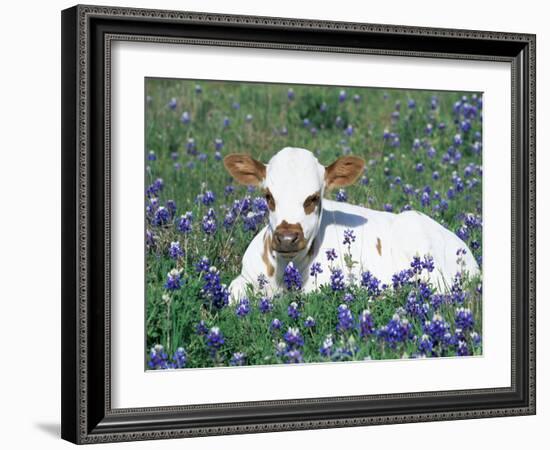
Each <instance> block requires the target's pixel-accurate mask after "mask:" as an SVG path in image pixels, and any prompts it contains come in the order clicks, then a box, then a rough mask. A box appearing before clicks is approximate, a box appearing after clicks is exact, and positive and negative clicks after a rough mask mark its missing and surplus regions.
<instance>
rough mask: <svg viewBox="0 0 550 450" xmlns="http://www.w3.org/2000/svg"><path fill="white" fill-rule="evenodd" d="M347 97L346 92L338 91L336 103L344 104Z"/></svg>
mask: <svg viewBox="0 0 550 450" xmlns="http://www.w3.org/2000/svg"><path fill="white" fill-rule="evenodd" d="M347 97H348V95H347V93H346V91H344V90H343V89H342V90H341V91H340V94H339V95H338V101H340V102H344V101H345V100H346V98H347Z"/></svg>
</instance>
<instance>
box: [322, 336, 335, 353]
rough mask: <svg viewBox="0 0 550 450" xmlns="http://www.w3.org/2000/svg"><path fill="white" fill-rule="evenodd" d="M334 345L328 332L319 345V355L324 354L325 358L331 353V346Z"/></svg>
mask: <svg viewBox="0 0 550 450" xmlns="http://www.w3.org/2000/svg"><path fill="white" fill-rule="evenodd" d="M333 346H334V341H333V340H332V335H331V334H329V335H328V336H327V337H326V338H325V339H324V341H323V344H322V345H321V348H320V349H319V353H320V354H321V356H324V357H326V358H328V357H330V356H331V355H332V348H333Z"/></svg>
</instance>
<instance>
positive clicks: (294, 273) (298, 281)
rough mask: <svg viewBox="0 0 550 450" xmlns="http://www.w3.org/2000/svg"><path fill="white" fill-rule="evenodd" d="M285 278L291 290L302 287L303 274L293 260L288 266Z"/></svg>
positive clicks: (287, 286)
mask: <svg viewBox="0 0 550 450" xmlns="http://www.w3.org/2000/svg"><path fill="white" fill-rule="evenodd" d="M283 278H284V282H285V285H286V288H287V289H288V290H289V291H292V290H297V291H299V290H300V289H302V275H301V274H300V271H299V270H298V269H297V268H296V267H295V266H294V263H293V262H292V261H291V262H289V263H288V265H287V266H286V268H285V272H284V276H283Z"/></svg>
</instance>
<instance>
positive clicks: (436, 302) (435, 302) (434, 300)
mask: <svg viewBox="0 0 550 450" xmlns="http://www.w3.org/2000/svg"><path fill="white" fill-rule="evenodd" d="M444 301H445V297H444V296H443V295H442V294H433V295H432V296H431V297H430V303H431V306H432V308H433V309H438V308H439V307H440V306H441V305H442V304H443V302H444Z"/></svg>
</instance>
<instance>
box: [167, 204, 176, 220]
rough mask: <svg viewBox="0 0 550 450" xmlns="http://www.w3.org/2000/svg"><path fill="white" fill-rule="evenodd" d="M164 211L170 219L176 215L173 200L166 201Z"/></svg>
mask: <svg viewBox="0 0 550 450" xmlns="http://www.w3.org/2000/svg"><path fill="white" fill-rule="evenodd" d="M166 209H167V210H168V211H169V212H170V217H173V216H174V214H175V213H176V202H175V201H174V200H166Z"/></svg>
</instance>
